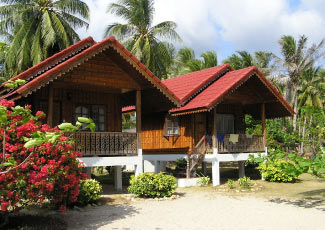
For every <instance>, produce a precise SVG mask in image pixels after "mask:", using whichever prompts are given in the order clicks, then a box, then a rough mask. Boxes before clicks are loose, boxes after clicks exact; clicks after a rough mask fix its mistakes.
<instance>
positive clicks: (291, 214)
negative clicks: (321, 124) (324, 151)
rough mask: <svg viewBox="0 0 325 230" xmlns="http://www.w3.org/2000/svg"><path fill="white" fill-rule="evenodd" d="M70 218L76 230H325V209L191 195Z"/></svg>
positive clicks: (135, 202) (122, 205)
mask: <svg viewBox="0 0 325 230" xmlns="http://www.w3.org/2000/svg"><path fill="white" fill-rule="evenodd" d="M109 203H110V202H109ZM64 219H65V220H66V221H67V223H68V229H71V230H73V229H99V230H106V229H107V230H108V229H116V230H126V229H132V230H133V229H134V230H137V229H139V230H146V229H148V230H149V229H155V230H157V229H163V230H169V229H173V230H174V229H177V230H181V229H186V230H192V229H193V230H194V229H195V230H198V229H207V230H209V229H213V230H216V229H217V230H221V229H236V230H240V229H245V230H247V229H249V230H255V229H265V230H266V229H272V230H273V229H276V230H281V229H285V230H288V229H289V230H291V229H306V230H309V229H313V230H317V229H322V230H324V229H325V225H324V221H325V209H324V208H320V207H310V208H308V207H307V206H306V207H299V206H297V205H293V204H288V203H286V202H279V203H276V202H271V201H270V200H268V199H265V198H257V197H251V196H236V197H229V196H225V195H220V194H217V193H211V192H205V191H190V190H189V191H186V192H184V193H182V194H180V197H179V198H177V199H173V200H172V199H170V200H160V201H158V200H152V199H151V200H133V201H129V202H120V203H117V204H116V203H112V202H111V204H110V205H101V206H96V207H87V208H85V209H82V210H74V211H68V212H67V213H65V214H64Z"/></svg>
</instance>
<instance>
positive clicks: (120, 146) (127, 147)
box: [70, 132, 137, 156]
mask: <svg viewBox="0 0 325 230" xmlns="http://www.w3.org/2000/svg"><path fill="white" fill-rule="evenodd" d="M70 135H72V137H73V138H75V139H76V141H77V145H76V147H75V150H76V151H80V152H81V153H82V156H125V155H135V154H137V141H136V140H137V134H136V133H125V132H75V133H70Z"/></svg>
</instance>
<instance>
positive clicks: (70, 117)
mask: <svg viewBox="0 0 325 230" xmlns="http://www.w3.org/2000/svg"><path fill="white" fill-rule="evenodd" d="M17 79H23V80H25V81H26V83H25V84H24V85H22V86H20V87H18V88H13V89H11V88H6V87H5V86H4V85H5V83H4V84H2V85H1V86H0V95H2V96H1V97H0V99H7V100H14V101H16V103H17V104H30V105H32V110H33V111H35V112H36V111H37V110H42V111H45V113H47V123H48V124H49V125H51V126H55V125H58V124H60V123H62V122H76V120H77V118H78V117H91V118H92V119H93V120H94V122H95V124H96V132H93V133H92V132H88V131H87V130H83V131H81V132H77V133H74V134H73V135H74V137H75V138H76V139H77V140H78V141H79V142H80V146H81V149H78V150H79V151H81V152H82V157H81V158H80V160H81V161H83V162H84V164H85V166H86V167H87V166H88V167H93V166H115V172H116V173H115V175H116V178H115V185H116V188H117V189H121V188H122V173H121V166H124V165H133V166H134V167H135V168H136V174H139V173H142V172H143V165H142V164H143V156H142V148H141V127H142V126H141V121H142V116H143V115H142V114H143V113H147V112H148V111H150V112H152V111H153V112H157V113H158V112H163V111H168V110H169V109H171V108H173V107H177V106H180V105H181V101H180V99H179V98H178V97H176V96H175V95H173V93H172V92H171V90H170V89H168V87H167V86H166V85H165V84H164V83H162V82H161V81H160V80H159V79H158V78H157V77H156V76H155V75H154V74H153V73H152V72H151V71H150V70H148V69H147V68H146V67H145V66H144V65H143V64H142V63H140V61H139V60H138V59H137V58H135V57H134V56H133V55H132V54H131V53H130V52H129V51H128V50H127V49H125V48H124V47H123V46H122V45H121V44H120V43H119V42H118V41H116V39H115V38H114V37H109V38H107V39H105V40H103V41H101V42H95V41H94V40H93V39H92V38H91V37H89V38H86V39H83V40H81V41H80V42H78V43H76V44H74V45H72V46H70V47H68V48H67V49H65V50H63V51H61V52H59V53H57V54H55V55H53V56H52V57H49V58H47V59H46V60H44V61H43V62H41V63H39V64H38V65H35V66H33V67H31V68H29V69H28V70H26V71H25V72H23V73H21V74H19V75H17V76H16V77H14V78H12V79H11V80H17ZM153 98H154V100H152V99H153ZM128 105H136V108H137V109H136V114H137V116H136V133H125V132H122V107H125V106H128Z"/></svg>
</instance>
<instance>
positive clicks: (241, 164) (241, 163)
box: [238, 161, 245, 178]
mask: <svg viewBox="0 0 325 230" xmlns="http://www.w3.org/2000/svg"><path fill="white" fill-rule="evenodd" d="M238 169H239V173H238V176H239V178H242V177H244V176H245V161H238Z"/></svg>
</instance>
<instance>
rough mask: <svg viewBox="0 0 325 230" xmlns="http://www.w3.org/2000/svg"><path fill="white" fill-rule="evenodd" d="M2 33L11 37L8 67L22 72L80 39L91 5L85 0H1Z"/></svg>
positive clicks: (7, 58) (9, 69)
mask: <svg viewBox="0 0 325 230" xmlns="http://www.w3.org/2000/svg"><path fill="white" fill-rule="evenodd" d="M0 2H1V3H2V4H4V5H3V6H0V20H1V21H0V33H1V35H2V36H6V37H7V38H9V39H8V40H9V42H10V44H9V49H8V52H7V55H6V60H5V63H6V66H5V68H6V69H7V70H8V73H9V74H10V75H15V74H18V73H20V72H22V71H24V70H25V69H27V68H28V67H30V66H32V65H35V64H37V63H39V62H41V61H42V60H44V59H45V58H47V57H49V56H51V55H53V54H54V53H56V52H58V51H60V50H62V49H64V48H67V47H68V46H70V45H71V44H73V43H75V42H76V41H78V40H79V36H78V34H77V33H76V32H75V30H74V29H77V28H80V27H87V28H88V23H87V22H86V20H89V8H88V6H87V4H86V3H84V2H83V1H81V0H57V1H55V0H10V1H8V0H0Z"/></svg>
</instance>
